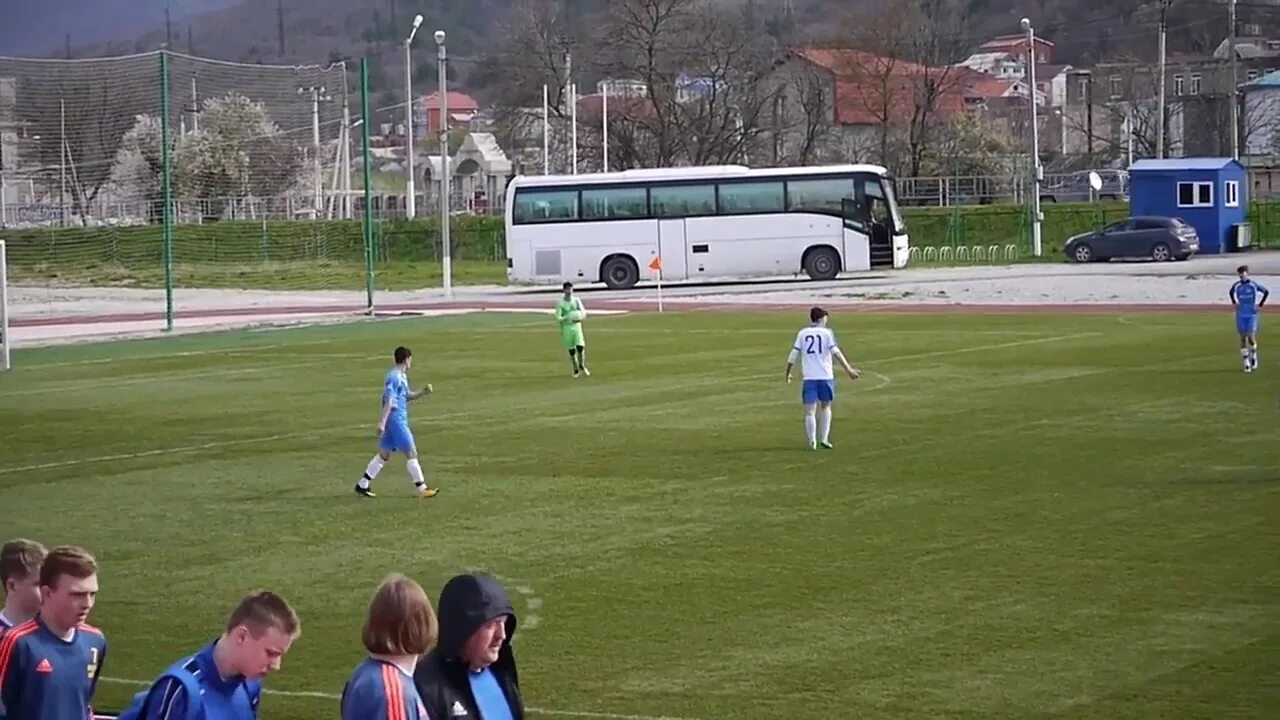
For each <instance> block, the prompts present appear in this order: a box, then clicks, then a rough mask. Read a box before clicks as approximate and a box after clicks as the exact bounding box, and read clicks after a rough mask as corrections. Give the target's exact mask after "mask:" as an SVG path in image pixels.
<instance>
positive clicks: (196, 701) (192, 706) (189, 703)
mask: <svg viewBox="0 0 1280 720" xmlns="http://www.w3.org/2000/svg"><path fill="white" fill-rule="evenodd" d="M189 659H190V658H186V659H183V660H179V661H178V662H176V663H174V664H173V665H171V666H170V667H169V669H168V670H165V671H164V672H163V673H161V675H160V677H158V678H156V681H155V682H154V683H152V684H151V688H150V689H149V690H147V698H146V700H144V701H143V703H142V708H141V709H140V710H139V712H138V720H147V712H148V711H149V710H150V706H151V700H152V698H154V697H155V695H156V687H157V686H159V685H160V683H161V681H162V680H164V679H165V678H171V679H173V680H176V681H178V683H179V684H180V685H181V686H182V690H183V692H184V693H186V697H185V698H184V703H183V705H184V707H185V709H186V713H185V714H184V716H183V717H182V718H181V720H201V718H202V717H203V716H204V696H203V695H202V694H201V690H200V681H198V680H196V676H195V675H192V674H191V671H190V670H188V669H187V668H186V667H185V666H186V664H187V662H188V660H189ZM163 701H164V698H160V700H159V702H163ZM170 720H179V719H177V718H170Z"/></svg>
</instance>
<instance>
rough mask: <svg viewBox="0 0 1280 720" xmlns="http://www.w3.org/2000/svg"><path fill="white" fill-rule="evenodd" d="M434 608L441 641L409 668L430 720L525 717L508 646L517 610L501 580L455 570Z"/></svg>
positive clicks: (512, 655) (517, 680)
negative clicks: (416, 665) (414, 666)
mask: <svg viewBox="0 0 1280 720" xmlns="http://www.w3.org/2000/svg"><path fill="white" fill-rule="evenodd" d="M436 610H437V613H438V615H439V618H440V641H439V643H437V645H436V647H435V648H434V649H433V650H431V652H429V653H427V655H426V656H425V657H424V658H423V659H422V661H421V662H419V663H418V667H417V669H416V670H415V671H414V673H413V682H414V685H416V686H417V687H418V694H419V695H421V696H422V703H423V704H424V705H425V706H426V708H427V714H428V716H429V717H430V718H431V720H508V718H509V719H510V720H524V701H523V700H522V699H521V697H520V680H519V677H518V676H517V674H516V657H515V653H514V652H512V650H511V636H512V635H513V634H515V631H516V613H515V610H514V609H512V607H511V600H510V599H509V598H508V597H507V592H506V590H504V589H503V587H502V584H501V583H499V582H498V580H497V579H496V578H494V577H493V576H492V575H487V574H485V573H470V574H466V575H457V576H455V577H453V578H450V580H449V582H447V583H445V584H444V589H443V590H441V591H440V602H439V603H438V604H437V605H436Z"/></svg>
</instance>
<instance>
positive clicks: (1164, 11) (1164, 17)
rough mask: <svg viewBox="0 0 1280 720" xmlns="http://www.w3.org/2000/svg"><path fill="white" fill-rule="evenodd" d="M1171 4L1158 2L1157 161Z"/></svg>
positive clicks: (1161, 140) (1160, 151) (1167, 0)
mask: <svg viewBox="0 0 1280 720" xmlns="http://www.w3.org/2000/svg"><path fill="white" fill-rule="evenodd" d="M1171 2H1172V0H1160V50H1159V53H1160V61H1159V73H1160V77H1158V78H1157V79H1156V86H1157V87H1158V88H1159V90H1158V91H1157V93H1158V94H1159V96H1160V101H1159V103H1158V106H1157V107H1156V158H1157V159H1163V158H1164V117H1165V105H1164V76H1165V74H1166V73H1165V50H1164V40H1165V35H1166V34H1167V31H1168V29H1169V4H1170V3H1171ZM1130 132H1132V128H1130Z"/></svg>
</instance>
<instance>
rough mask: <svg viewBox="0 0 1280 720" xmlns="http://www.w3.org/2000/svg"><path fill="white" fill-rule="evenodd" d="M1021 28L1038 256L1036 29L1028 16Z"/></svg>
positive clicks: (1033, 241)
mask: <svg viewBox="0 0 1280 720" xmlns="http://www.w3.org/2000/svg"><path fill="white" fill-rule="evenodd" d="M1022 29H1023V31H1024V32H1026V33H1027V72H1028V77H1029V78H1030V80H1031V87H1029V88H1028V89H1027V90H1028V91H1027V97H1028V99H1029V100H1030V101H1031V172H1032V177H1031V187H1032V195H1031V254H1032V255H1035V256H1036V257H1040V249H1041V248H1040V232H1041V225H1040V223H1041V222H1042V220H1043V217H1042V214H1041V212H1040V183H1041V181H1042V180H1044V169H1043V168H1042V167H1041V166H1040V125H1039V120H1038V118H1037V117H1036V54H1037V53H1036V31H1035V29H1034V28H1032V27H1031V20H1030V19H1028V18H1022Z"/></svg>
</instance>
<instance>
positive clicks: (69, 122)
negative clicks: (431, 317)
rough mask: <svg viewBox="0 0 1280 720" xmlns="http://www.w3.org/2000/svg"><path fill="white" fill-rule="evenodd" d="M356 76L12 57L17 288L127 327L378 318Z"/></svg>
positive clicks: (2, 118) (155, 59)
mask: <svg viewBox="0 0 1280 720" xmlns="http://www.w3.org/2000/svg"><path fill="white" fill-rule="evenodd" d="M347 70H348V68H347V67H346V65H345V64H342V63H339V64H335V65H330V66H326V67H322V66H271V65H248V64H236V63H227V62H219V61H212V60H206V59H201V58H196V57H192V56H188V55H183V54H179V53H173V52H154V53H145V54H140V55H133V56H128V57H115V58H94V59H86V60H43V59H42V60H34V59H15V58H0V152H2V155H0V157H2V158H3V166H2V168H3V169H2V170H0V178H2V184H0V239H4V240H5V241H6V242H7V245H8V255H9V270H10V273H9V280H10V282H11V283H12V284H13V287H14V288H15V292H17V291H18V290H20V293H21V297H22V302H23V303H24V304H25V303H27V302H36V303H45V304H48V305H58V306H59V307H61V306H62V305H61V304H65V305H66V308H67V310H66V312H76V313H86V314H91V313H92V312H94V309H95V308H109V310H108V311H107V312H109V313H111V314H113V315H114V316H116V317H119V316H121V315H128V314H129V313H135V314H137V315H138V316H139V317H141V316H142V315H143V314H149V315H148V316H149V317H152V318H154V317H155V314H156V312H157V311H158V310H159V311H166V312H167V311H169V310H172V311H173V314H169V315H168V317H169V318H172V317H173V316H174V314H176V316H177V317H178V318H180V319H181V318H183V317H184V316H186V317H191V318H196V317H200V316H201V314H202V313H204V314H205V315H208V314H211V313H215V312H216V313H220V314H221V315H223V316H225V315H227V314H228V312H229V311H238V309H245V310H246V312H259V313H262V314H270V313H272V312H273V310H277V311H278V310H282V309H284V308H285V307H286V306H287V307H289V308H293V309H297V308H298V307H299V306H300V305H301V306H305V305H306V304H307V303H315V304H316V305H318V306H326V307H328V308H331V309H332V308H334V307H342V308H351V309H359V308H361V307H363V306H364V305H365V304H366V300H367V298H366V291H367V290H368V288H367V287H366V281H367V279H368V275H367V273H366V259H367V257H368V253H367V252H366V249H365V248H366V242H365V239H364V230H363V225H362V222H361V215H362V212H361V211H362V209H361V207H360V206H359V205H358V202H357V201H358V200H359V199H360V198H361V197H362V190H363V184H364V179H363V177H362V175H361V173H360V166H361V163H360V158H361V155H360V153H361V147H360V139H361V136H360V131H359V128H358V124H357V123H355V121H357V120H359V118H360V102H359V101H360V87H359V84H358V83H359V79H358V77H353V78H352V80H354V82H350V81H349V79H348V73H347ZM353 126H354V127H356V129H355V130H354V131H353V129H352V128H353ZM166 141H167V142H166ZM166 197H167V198H168V199H169V203H168V204H166V202H165V200H166ZM67 298H72V299H73V300H74V302H66V299H67ZM98 312H99V313H102V312H104V311H103V310H101V309H99V310H98ZM45 314H46V315H50V316H56V315H58V312H56V311H52V310H49V311H47V312H46V313H45Z"/></svg>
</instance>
